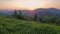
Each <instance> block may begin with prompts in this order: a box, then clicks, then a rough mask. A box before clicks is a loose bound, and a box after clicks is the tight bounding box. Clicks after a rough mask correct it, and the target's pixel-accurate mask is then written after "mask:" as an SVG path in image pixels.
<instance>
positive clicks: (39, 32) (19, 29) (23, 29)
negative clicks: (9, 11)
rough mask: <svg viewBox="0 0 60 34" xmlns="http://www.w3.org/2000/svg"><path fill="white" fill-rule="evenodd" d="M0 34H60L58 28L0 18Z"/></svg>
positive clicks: (51, 25)
mask: <svg viewBox="0 0 60 34" xmlns="http://www.w3.org/2000/svg"><path fill="white" fill-rule="evenodd" d="M0 34H60V26H56V25H53V24H45V23H41V22H35V21H24V20H18V19H11V18H6V17H0Z"/></svg>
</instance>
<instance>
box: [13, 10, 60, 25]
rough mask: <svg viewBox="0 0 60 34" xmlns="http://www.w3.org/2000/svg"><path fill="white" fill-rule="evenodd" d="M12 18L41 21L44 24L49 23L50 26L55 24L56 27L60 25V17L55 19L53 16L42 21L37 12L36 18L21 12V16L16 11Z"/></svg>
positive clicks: (45, 17)
mask: <svg viewBox="0 0 60 34" xmlns="http://www.w3.org/2000/svg"><path fill="white" fill-rule="evenodd" d="M12 16H13V17H15V18H17V19H21V20H31V21H40V22H42V23H49V24H50V23H53V24H55V25H60V17H56V18H55V17H52V16H44V18H43V19H42V18H40V17H39V16H37V13H36V12H35V15H34V16H32V17H29V16H27V15H23V14H22V12H21V11H19V14H18V13H17V11H16V10H15V11H14V13H13V15H12Z"/></svg>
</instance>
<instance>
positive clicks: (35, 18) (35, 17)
mask: <svg viewBox="0 0 60 34" xmlns="http://www.w3.org/2000/svg"><path fill="white" fill-rule="evenodd" d="M36 20H37V14H36V13H35V16H34V21H36Z"/></svg>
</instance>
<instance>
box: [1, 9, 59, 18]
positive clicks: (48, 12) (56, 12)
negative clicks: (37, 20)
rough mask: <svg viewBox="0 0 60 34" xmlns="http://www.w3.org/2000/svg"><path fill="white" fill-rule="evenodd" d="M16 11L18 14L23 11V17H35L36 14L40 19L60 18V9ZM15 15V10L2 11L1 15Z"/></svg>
mask: <svg viewBox="0 0 60 34" xmlns="http://www.w3.org/2000/svg"><path fill="white" fill-rule="evenodd" d="M16 11H17V13H19V12H20V11H21V12H22V14H23V15H27V16H34V14H35V13H36V14H37V15H38V16H40V17H44V16H54V17H57V16H60V9H56V8H49V9H44V8H38V9H35V10H16ZM13 13H14V10H0V15H11V14H13Z"/></svg>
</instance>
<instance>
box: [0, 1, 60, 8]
mask: <svg viewBox="0 0 60 34" xmlns="http://www.w3.org/2000/svg"><path fill="white" fill-rule="evenodd" d="M51 7H54V8H59V9H60V0H0V9H36V8H51Z"/></svg>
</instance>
